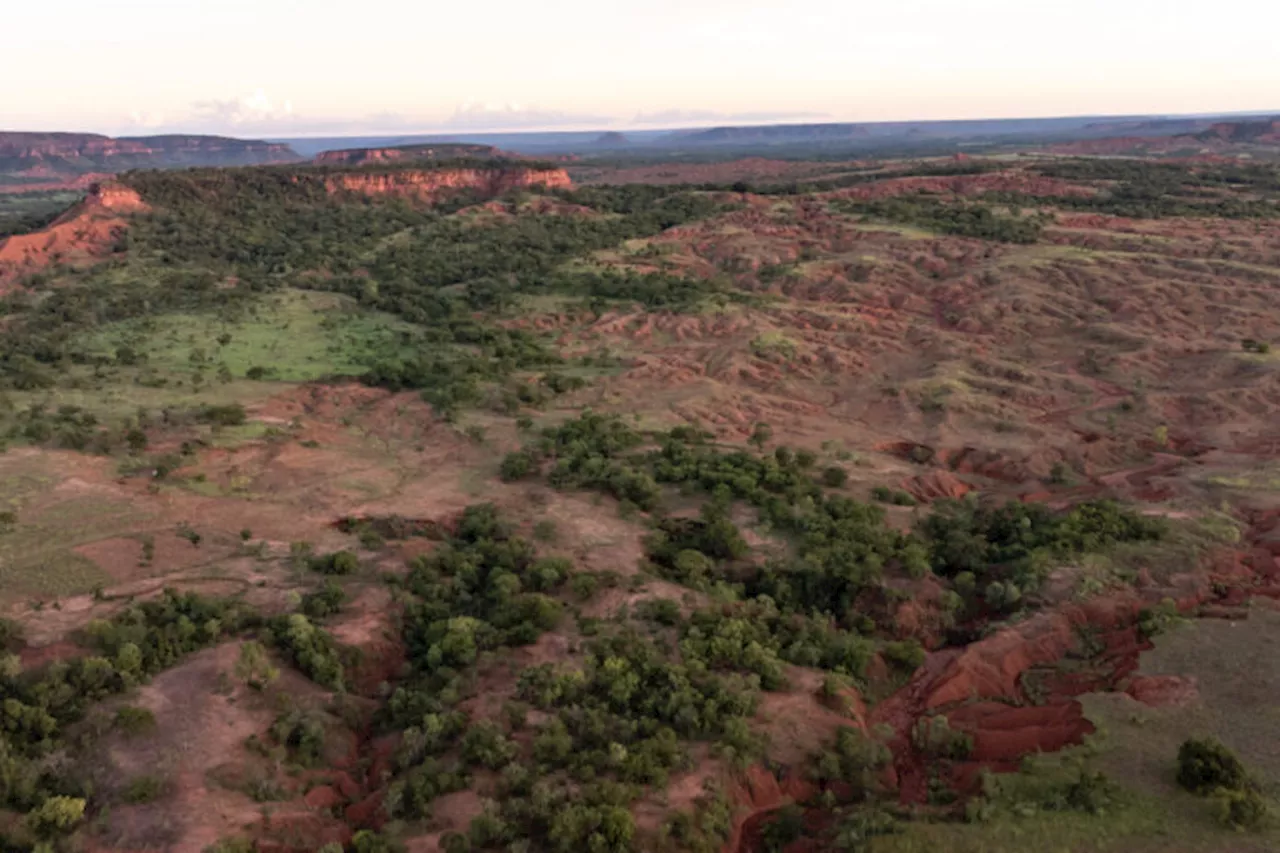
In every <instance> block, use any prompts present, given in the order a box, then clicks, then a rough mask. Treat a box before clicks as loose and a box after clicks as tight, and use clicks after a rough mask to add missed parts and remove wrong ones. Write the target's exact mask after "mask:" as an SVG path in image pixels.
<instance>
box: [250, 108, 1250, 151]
mask: <svg viewBox="0 0 1280 853" xmlns="http://www.w3.org/2000/svg"><path fill="white" fill-rule="evenodd" d="M1260 118H1261V116H1240V115H1205V116H1078V117H1070V118H1030V119H965V120H957V121H903V122H828V123H806V124H772V125H725V126H723V127H709V128H689V129H676V130H627V131H625V132H624V133H619V132H616V131H545V132H543V131H537V132H527V133H509V132H508V133H459V134H421V135H415V136H402V137H388V136H381V137H348V138H342V137H328V138H316V139H307V138H292V139H278V140H275V141H278V142H283V143H286V144H288V145H290V146H291V147H292V148H293V149H294V150H296V151H298V152H299V153H301V154H303V155H305V156H314V155H315V154H318V153H320V152H322V151H325V150H329V149H334V148H350V147H387V146H402V145H408V144H415V145H418V144H427V145H439V144H448V143H453V144H463V143H466V144H476V145H492V146H496V147H499V148H501V149H503V150H505V151H510V152H518V153H522V154H532V155H547V154H571V153H572V154H592V153H595V154H605V153H609V152H616V153H625V152H633V153H646V152H659V151H661V152H666V153H671V152H679V151H686V152H690V153H696V152H712V151H716V150H721V151H733V150H742V151H747V150H752V151H763V152H767V151H769V150H775V151H776V150H779V149H801V150H802V149H816V150H840V151H849V152H854V153H857V152H868V153H890V152H892V151H893V149H895V148H897V149H906V150H914V149H917V148H920V147H932V148H936V149H945V148H946V147H948V146H951V147H969V146H977V145H984V144H1027V143H1037V144H1040V143H1050V142H1071V141H1076V140H1089V139H1103V138H1106V137H1111V136H1143V137H1169V136H1179V135H1191V134H1196V133H1200V132H1207V131H1209V129H1210V128H1211V127H1213V126H1214V125H1215V124H1236V123H1247V122H1253V121H1258V120H1259V119H1260ZM1268 120H1269V119H1268Z"/></svg>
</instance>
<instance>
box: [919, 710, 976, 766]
mask: <svg viewBox="0 0 1280 853" xmlns="http://www.w3.org/2000/svg"><path fill="white" fill-rule="evenodd" d="M911 741H912V743H914V744H915V746H916V749H918V750H920V751H921V752H923V753H924V754H925V755H928V756H930V757H933V758H944V759H951V760H953V761H963V760H964V759H966V758H968V757H969V753H971V752H972V751H973V738H972V737H970V736H969V735H967V734H965V733H964V732H961V731H957V730H955V729H953V728H951V724H950V723H949V722H947V718H946V717H943V716H941V715H939V716H936V717H923V718H921V719H920V720H918V721H917V722H916V725H915V728H913V729H912V730H911Z"/></svg>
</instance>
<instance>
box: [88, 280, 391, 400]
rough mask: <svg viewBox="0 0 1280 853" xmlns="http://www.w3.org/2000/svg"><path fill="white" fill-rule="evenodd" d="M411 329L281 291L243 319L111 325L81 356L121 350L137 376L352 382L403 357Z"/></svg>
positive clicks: (341, 299) (331, 297) (182, 318)
mask: <svg viewBox="0 0 1280 853" xmlns="http://www.w3.org/2000/svg"><path fill="white" fill-rule="evenodd" d="M414 332H415V327H414V326H412V325H411V324H409V323H406V322H404V321H402V320H398V319H396V318H395V317H392V316H391V315H389V314H381V313H376V312H370V311H364V310H361V309H360V308H358V307H357V306H356V303H355V301H354V300H352V299H351V298H349V297H346V296H341V295H338V294H332V293H321V292H313V291H302V290H285V291H282V292H280V293H279V294H273V295H271V296H268V297H266V298H265V299H264V300H263V301H262V302H260V303H259V304H257V305H254V306H252V307H250V308H249V309H247V311H246V313H245V314H244V315H243V316H239V317H234V318H229V317H226V316H220V315H218V314H215V313H205V314H167V315H163V316H159V317H143V318H139V319H136V320H129V321H125V322H120V323H114V324H112V325H110V326H107V327H106V328H104V329H102V330H100V331H99V332H98V333H97V334H95V335H94V336H93V338H92V339H91V342H90V344H89V347H88V349H89V350H90V351H91V352H96V353H98V354H101V355H103V356H106V357H115V356H116V355H117V354H118V352H119V351H120V349H121V348H122V347H128V348H130V349H132V350H133V351H134V352H135V353H136V354H137V356H138V361H139V367H140V369H141V370H144V371H145V370H149V371H153V372H155V373H158V374H161V375H168V376H174V377H183V376H187V377H189V376H193V375H195V374H197V373H204V374H206V375H212V374H214V373H215V372H216V371H218V370H219V369H220V368H221V366H222V365H226V367H227V370H228V371H229V372H230V374H231V376H232V377H235V378H242V377H244V376H246V375H247V374H248V372H249V371H250V370H251V369H252V368H255V367H258V368H262V369H264V370H265V371H266V378H269V379H275V380H279V381H284V382H307V381H311V380H315V379H321V378H325V377H334V376H358V375H360V374H362V373H364V372H365V371H366V370H367V369H368V367H369V365H370V363H371V362H373V361H374V360H376V359H378V358H380V357H394V356H397V355H402V354H407V353H408V352H409V351H410V350H411V349H412V347H411V341H412V340H413V337H414Z"/></svg>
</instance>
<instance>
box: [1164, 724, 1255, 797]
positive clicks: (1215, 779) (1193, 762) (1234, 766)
mask: <svg viewBox="0 0 1280 853" xmlns="http://www.w3.org/2000/svg"><path fill="white" fill-rule="evenodd" d="M1247 783H1248V774H1247V773H1246V772H1245V769H1244V765H1243V764H1242V763H1241V762H1240V759H1239V758H1237V757H1236V755H1235V753H1233V752H1232V751H1231V750H1230V749H1227V747H1226V746H1224V745H1223V744H1222V743H1221V742H1219V741H1218V740H1215V739H1213V738H1189V739H1188V740H1186V741H1183V743H1182V746H1181V747H1179V748H1178V784H1179V785H1181V786H1182V787H1184V788H1186V789H1187V790H1188V791H1190V792H1191V793H1193V794H1200V795H1202V796H1203V795H1207V794H1211V793H1213V791H1215V790H1217V789H1218V788H1226V789H1228V790H1240V789H1243V788H1244V787H1245V786H1246V784H1247Z"/></svg>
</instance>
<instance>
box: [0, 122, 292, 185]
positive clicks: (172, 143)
mask: <svg viewBox="0 0 1280 853" xmlns="http://www.w3.org/2000/svg"><path fill="white" fill-rule="evenodd" d="M298 159H300V158H299V157H298V155H297V154H296V153H294V151H293V149H291V148H290V147H289V146H288V145H284V144H281V143H277V142H264V141H262V140H257V139H232V138H230V137H225V136H198V135H192V134H170V135H163V136H134V137H121V138H114V139H113V138H112V137H109V136H102V135H99V134H93V133H19V132H0V172H23V171H26V170H32V169H40V170H42V171H44V172H49V173H51V174H59V175H69V176H70V175H76V174H81V173H84V172H118V171H124V170H126V169H156V168H172V167H175V166H253V165H262V164H267V163H292V162H295V161H297V160H298Z"/></svg>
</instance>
